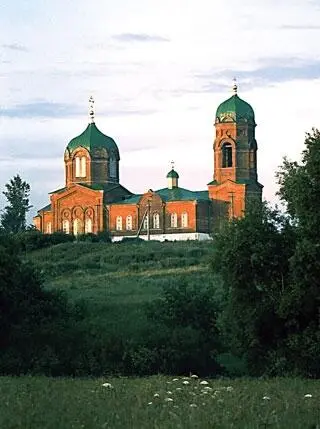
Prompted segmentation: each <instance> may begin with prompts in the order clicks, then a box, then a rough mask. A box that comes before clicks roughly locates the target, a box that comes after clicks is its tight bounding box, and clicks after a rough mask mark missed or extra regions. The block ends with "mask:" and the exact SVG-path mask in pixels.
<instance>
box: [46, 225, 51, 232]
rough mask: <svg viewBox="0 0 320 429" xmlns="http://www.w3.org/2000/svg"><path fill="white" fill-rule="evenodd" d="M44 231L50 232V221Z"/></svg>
mask: <svg viewBox="0 0 320 429" xmlns="http://www.w3.org/2000/svg"><path fill="white" fill-rule="evenodd" d="M46 233H47V234H51V222H48V223H47V228H46Z"/></svg>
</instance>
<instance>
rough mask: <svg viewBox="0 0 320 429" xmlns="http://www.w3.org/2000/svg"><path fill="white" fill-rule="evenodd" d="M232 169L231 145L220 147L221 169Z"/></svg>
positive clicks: (226, 144)
mask: <svg viewBox="0 0 320 429" xmlns="http://www.w3.org/2000/svg"><path fill="white" fill-rule="evenodd" d="M228 167H232V145H231V144H230V143H225V144H224V145H223V146H222V168H228Z"/></svg>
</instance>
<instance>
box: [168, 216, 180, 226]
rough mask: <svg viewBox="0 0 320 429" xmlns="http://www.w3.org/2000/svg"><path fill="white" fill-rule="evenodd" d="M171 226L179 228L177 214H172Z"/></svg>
mask: <svg viewBox="0 0 320 429" xmlns="http://www.w3.org/2000/svg"><path fill="white" fill-rule="evenodd" d="M170 225H171V228H177V226H178V216H177V213H171V218H170Z"/></svg>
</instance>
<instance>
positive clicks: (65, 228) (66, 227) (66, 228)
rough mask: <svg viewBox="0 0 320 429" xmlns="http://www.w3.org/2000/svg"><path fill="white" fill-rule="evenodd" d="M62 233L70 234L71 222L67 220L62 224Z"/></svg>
mask: <svg viewBox="0 0 320 429" xmlns="http://www.w3.org/2000/svg"><path fill="white" fill-rule="evenodd" d="M62 231H63V232H64V233H65V234H70V222H69V221H68V220H67V219H65V220H64V221H63V222H62Z"/></svg>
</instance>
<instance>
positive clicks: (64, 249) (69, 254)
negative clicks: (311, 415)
mask: <svg viewBox="0 0 320 429" xmlns="http://www.w3.org/2000/svg"><path fill="white" fill-rule="evenodd" d="M211 252H212V243H211V242H203V243H199V242H192V241H189V242H176V243H170V242H166V243H158V242H150V243H146V242H143V243H139V244H133V243H121V244H109V243H83V242H79V243H71V244H70V243H66V244H60V245H57V246H52V247H49V248H46V249H41V250H38V251H35V252H32V253H30V254H28V255H27V256H28V259H30V260H31V261H32V262H33V263H34V264H35V266H36V267H37V268H38V269H40V270H41V271H42V273H43V276H44V279H45V287H47V288H57V289H61V290H63V291H65V292H66V293H67V295H68V296H69V297H70V298H71V299H72V300H74V301H79V300H83V301H84V302H85V303H86V304H87V306H88V310H89V314H88V317H89V318H90V323H92V325H93V326H95V327H100V328H101V330H103V331H104V332H105V333H106V332H108V333H110V334H116V335H117V336H121V337H124V338H134V337H135V336H139V335H140V330H141V329H142V328H143V327H144V326H145V324H146V323H147V322H146V316H145V312H144V311H143V304H145V303H148V302H150V301H152V300H154V299H155V298H157V297H158V296H159V293H160V292H161V290H162V287H163V286H164V285H168V284H170V283H178V282H185V283H190V284H199V286H201V285H202V284H203V283H204V282H208V281H211V280H210V277H209V276H208V262H209V259H210V254H211Z"/></svg>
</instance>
